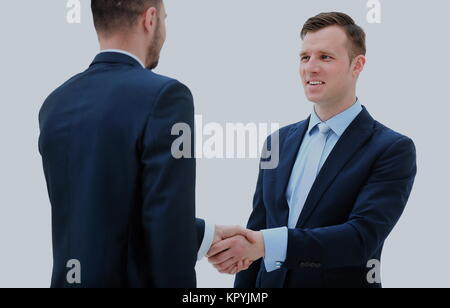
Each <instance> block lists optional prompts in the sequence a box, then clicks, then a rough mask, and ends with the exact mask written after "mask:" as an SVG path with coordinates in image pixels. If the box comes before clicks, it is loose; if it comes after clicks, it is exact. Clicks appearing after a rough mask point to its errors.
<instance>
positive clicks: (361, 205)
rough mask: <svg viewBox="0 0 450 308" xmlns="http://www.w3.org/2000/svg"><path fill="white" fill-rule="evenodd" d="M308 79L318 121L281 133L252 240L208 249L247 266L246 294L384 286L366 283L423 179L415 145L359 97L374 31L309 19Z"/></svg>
mask: <svg viewBox="0 0 450 308" xmlns="http://www.w3.org/2000/svg"><path fill="white" fill-rule="evenodd" d="M301 37H302V39H303V41H304V42H303V50H302V51H301V55H300V75H301V80H302V83H303V87H304V91H305V94H306V97H307V98H308V100H309V101H311V102H313V103H314V108H313V111H312V113H311V115H310V117H309V118H308V119H306V120H304V121H301V122H299V123H296V124H293V125H290V126H287V127H284V128H282V129H281V130H280V132H279V140H280V141H279V145H278V144H271V138H269V139H268V141H267V142H268V144H269V147H271V146H279V147H280V163H279V166H278V168H276V169H273V170H263V169H260V172H259V177H258V182H257V187H256V193H255V196H254V202H253V212H252V214H251V216H250V219H249V222H248V228H249V229H251V230H254V231H248V234H247V239H249V241H247V240H246V239H245V238H244V237H235V238H231V239H227V240H224V241H222V242H220V243H218V244H216V245H215V246H213V247H212V249H211V250H210V251H209V253H208V255H209V256H210V259H209V261H210V262H211V263H213V264H214V265H215V267H216V268H218V269H219V270H220V271H221V272H228V273H229V272H230V271H231V270H230V263H232V262H236V260H241V259H248V260H250V261H255V262H254V263H253V264H252V266H251V267H250V268H249V269H248V270H245V271H243V272H241V273H239V274H238V275H237V277H236V281H235V286H236V287H239V288H254V287H263V288H266V287H268V288H272V287H273V288H283V287H287V288H300V287H362V288H364V287H381V283H371V282H372V281H371V279H367V277H368V272H369V270H370V268H368V264H372V262H373V261H374V260H376V261H380V259H381V251H382V249H383V244H384V241H385V240H386V238H387V237H388V235H389V234H390V232H391V231H392V229H393V228H394V226H395V225H396V223H397V222H398V220H399V218H400V216H401V214H402V212H403V210H404V208H405V206H406V203H407V200H408V198H409V195H410V192H411V189H412V186H413V182H414V178H415V175H416V152H415V146H414V144H413V142H412V141H411V139H409V138H408V137H405V136H403V135H401V134H399V133H397V132H394V131H393V130H391V129H389V128H387V127H386V126H384V125H382V124H381V123H379V122H377V121H375V120H374V119H373V118H372V117H371V116H370V114H369V112H368V110H367V109H366V108H365V107H364V106H363V105H362V101H360V100H359V99H358V98H357V97H356V84H357V81H358V77H359V75H360V74H361V72H362V71H363V68H364V65H365V62H366V58H365V54H366V45H365V33H364V31H363V30H362V29H361V28H360V27H359V26H358V25H356V24H355V22H354V21H353V20H352V18H351V17H349V16H347V15H345V14H343V13H322V14H319V15H317V16H315V17H312V18H310V19H309V20H308V21H307V22H306V23H305V25H304V27H303V29H302V31H301Z"/></svg>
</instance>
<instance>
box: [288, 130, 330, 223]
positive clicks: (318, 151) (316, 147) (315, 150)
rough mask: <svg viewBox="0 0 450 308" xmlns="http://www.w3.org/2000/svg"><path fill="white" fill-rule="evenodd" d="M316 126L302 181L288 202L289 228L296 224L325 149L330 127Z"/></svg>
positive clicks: (296, 186)
mask: <svg viewBox="0 0 450 308" xmlns="http://www.w3.org/2000/svg"><path fill="white" fill-rule="evenodd" d="M318 126H319V133H318V134H317V135H316V136H315V137H314V138H313V140H311V143H310V147H309V150H308V154H307V155H308V157H307V158H306V163H305V171H304V174H303V177H302V181H301V182H300V183H297V184H296V185H295V188H294V191H293V193H292V197H291V200H290V202H289V207H290V210H289V222H288V228H290V229H292V228H295V227H296V226H297V222H298V219H299V217H300V213H301V212H302V210H303V207H304V206H305V202H306V199H307V197H308V195H309V192H310V190H311V188H312V186H313V184H314V182H315V181H316V177H317V174H318V173H319V164H320V160H321V158H322V154H323V150H324V149H325V144H326V142H327V138H328V134H329V132H330V128H329V127H328V126H327V125H326V124H325V123H320V124H319V125H318Z"/></svg>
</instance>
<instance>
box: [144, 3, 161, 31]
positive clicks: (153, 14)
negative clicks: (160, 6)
mask: <svg viewBox="0 0 450 308" xmlns="http://www.w3.org/2000/svg"><path fill="white" fill-rule="evenodd" d="M143 17H144V27H145V30H146V31H148V32H153V31H154V30H155V28H156V23H157V20H158V11H157V9H156V8H155V7H149V8H148V9H147V10H146V11H145V12H144V15H143Z"/></svg>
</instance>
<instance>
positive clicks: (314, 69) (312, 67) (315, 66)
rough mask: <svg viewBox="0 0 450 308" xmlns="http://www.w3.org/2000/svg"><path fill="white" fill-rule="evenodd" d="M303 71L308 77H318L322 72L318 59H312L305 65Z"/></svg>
mask: <svg viewBox="0 0 450 308" xmlns="http://www.w3.org/2000/svg"><path fill="white" fill-rule="evenodd" d="M303 69H304V71H305V73H306V74H308V75H312V76H314V75H317V74H319V73H320V71H321V67H320V62H319V61H318V60H317V59H316V58H314V57H311V58H310V59H309V60H308V62H306V63H303Z"/></svg>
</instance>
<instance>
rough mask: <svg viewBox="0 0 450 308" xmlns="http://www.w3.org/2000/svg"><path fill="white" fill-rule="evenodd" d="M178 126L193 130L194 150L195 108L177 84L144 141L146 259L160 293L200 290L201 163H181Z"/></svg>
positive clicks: (163, 97) (158, 106)
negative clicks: (175, 131) (197, 199)
mask: <svg viewBox="0 0 450 308" xmlns="http://www.w3.org/2000/svg"><path fill="white" fill-rule="evenodd" d="M177 123H185V124H188V125H189V127H190V128H191V135H190V138H188V139H190V141H191V148H193V132H194V107H193V98H192V95H191V93H190V91H189V89H188V88H187V87H185V86H184V85H182V84H181V83H179V82H176V81H171V82H170V83H169V84H168V85H166V86H165V87H164V88H163V89H162V90H161V92H160V94H159V97H158V98H157V99H156V102H155V104H154V109H153V112H152V113H151V115H150V117H149V119H148V123H147V125H146V129H145V133H144V136H143V153H142V158H141V164H142V168H143V174H142V194H143V208H142V217H143V226H144V232H145V244H146V247H145V248H146V255H147V258H148V264H149V266H150V273H151V275H152V277H150V279H152V280H153V281H152V283H153V285H154V286H156V287H161V288H164V287H183V288H184V287H188V288H193V287H195V286H196V277H195V270H194V267H195V263H196V254H197V250H198V236H197V230H201V221H198V222H196V219H195V158H194V157H193V155H192V153H191V158H180V159H175V158H174V157H173V155H172V152H171V148H172V143H173V142H174V141H175V140H176V139H178V138H180V136H179V135H177V136H172V127H173V125H174V124H177Z"/></svg>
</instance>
